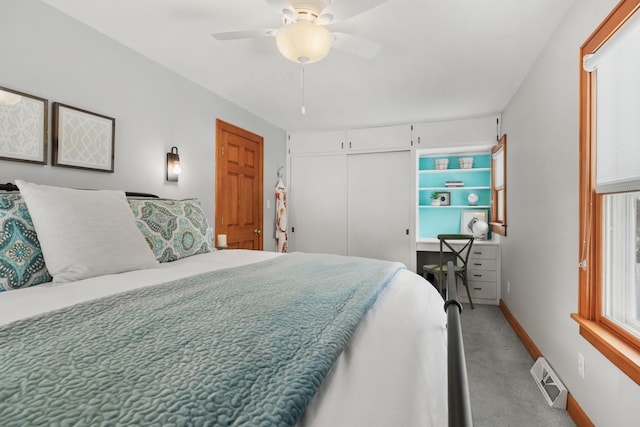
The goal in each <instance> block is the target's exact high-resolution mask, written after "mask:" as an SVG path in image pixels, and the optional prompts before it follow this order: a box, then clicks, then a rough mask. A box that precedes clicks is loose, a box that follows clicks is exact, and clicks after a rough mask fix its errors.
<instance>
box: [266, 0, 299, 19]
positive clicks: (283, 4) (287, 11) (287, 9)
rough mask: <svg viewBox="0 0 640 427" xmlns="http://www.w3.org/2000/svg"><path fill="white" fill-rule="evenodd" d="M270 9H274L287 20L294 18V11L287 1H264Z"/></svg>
mask: <svg viewBox="0 0 640 427" xmlns="http://www.w3.org/2000/svg"><path fill="white" fill-rule="evenodd" d="M265 1H266V2H267V3H269V5H271V7H273V8H274V9H276V10H277V11H278V12H279V13H281V14H283V15H284V16H286V17H287V18H293V17H295V16H296V9H295V8H294V7H293V5H292V4H291V2H290V1H289V0H265Z"/></svg>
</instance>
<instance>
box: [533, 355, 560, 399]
mask: <svg viewBox="0 0 640 427" xmlns="http://www.w3.org/2000/svg"><path fill="white" fill-rule="evenodd" d="M531 376H532V377H533V379H534V380H535V382H536V384H538V388H539V389H540V391H541V392H542V395H543V396H544V398H545V400H546V401H547V403H548V404H549V406H553V407H554V408H561V409H566V407H567V389H566V387H565V386H564V385H563V384H562V382H561V381H560V379H559V378H558V376H557V375H556V373H555V372H553V370H552V369H551V366H549V364H548V363H547V361H546V360H545V359H544V357H539V358H538V360H536V363H534V364H533V367H532V368H531Z"/></svg>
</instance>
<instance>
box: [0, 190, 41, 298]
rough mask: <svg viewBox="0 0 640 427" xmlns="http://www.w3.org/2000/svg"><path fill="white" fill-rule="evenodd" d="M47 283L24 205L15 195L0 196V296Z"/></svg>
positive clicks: (38, 246)
mask: <svg viewBox="0 0 640 427" xmlns="http://www.w3.org/2000/svg"><path fill="white" fill-rule="evenodd" d="M51 280H52V277H51V275H50V274H49V272H48V271H47V267H46V265H45V264H44V257H43V256H42V250H41V249H40V242H39V241H38V237H37V236H36V230H35V229H34V228H33V222H32V221H31V215H29V211H28V210H27V204H26V203H25V202H24V200H23V199H22V196H21V195H20V194H19V193H0V292H3V291H10V290H12V289H19V288H27V287H29V286H34V285H39V284H41V283H46V282H50V281H51Z"/></svg>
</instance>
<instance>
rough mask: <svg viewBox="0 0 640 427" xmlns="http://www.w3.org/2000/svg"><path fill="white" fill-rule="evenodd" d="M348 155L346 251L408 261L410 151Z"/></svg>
mask: <svg viewBox="0 0 640 427" xmlns="http://www.w3.org/2000/svg"><path fill="white" fill-rule="evenodd" d="M347 157H348V171H349V172H348V183H349V195H348V196H349V197H348V236H349V237H348V239H347V241H348V254H349V255H353V256H361V257H366V258H377V259H385V260H389V261H399V262H402V263H404V264H405V265H406V266H409V265H411V238H410V236H409V235H408V234H406V230H407V229H409V228H410V227H411V207H412V206H413V204H412V198H411V196H412V193H411V192H412V190H411V189H412V186H411V153H410V152H409V151H397V152H387V153H370V154H350V155H349V156H347Z"/></svg>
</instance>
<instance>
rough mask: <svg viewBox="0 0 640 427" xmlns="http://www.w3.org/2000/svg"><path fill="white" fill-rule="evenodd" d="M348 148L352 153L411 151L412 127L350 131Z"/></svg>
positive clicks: (401, 126) (399, 126)
mask: <svg viewBox="0 0 640 427" xmlns="http://www.w3.org/2000/svg"><path fill="white" fill-rule="evenodd" d="M347 148H348V149H349V151H350V152H375V151H393V150H399V149H400V150H409V149H411V125H408V124H407V125H398V126H382V127H377V128H367V129H353V130H349V131H347Z"/></svg>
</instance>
